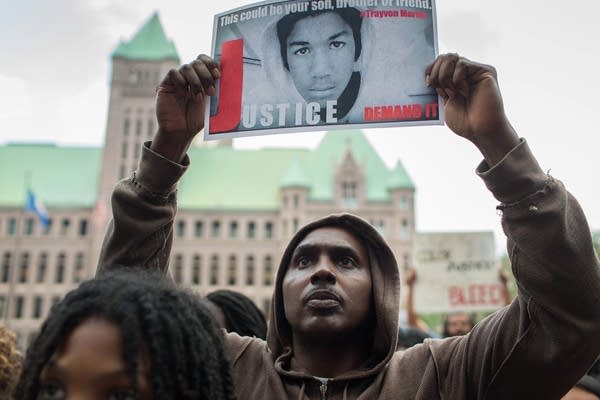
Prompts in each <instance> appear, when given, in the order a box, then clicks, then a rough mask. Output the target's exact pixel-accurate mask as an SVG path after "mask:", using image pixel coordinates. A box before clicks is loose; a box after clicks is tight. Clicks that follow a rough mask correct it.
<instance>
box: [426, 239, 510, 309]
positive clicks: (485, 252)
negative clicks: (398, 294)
mask: <svg viewBox="0 0 600 400" xmlns="http://www.w3.org/2000/svg"><path fill="white" fill-rule="evenodd" d="M494 249H495V246H494V234H493V232H452V233H419V234H417V235H416V236H415V269H416V271H417V281H416V283H415V287H414V307H415V310H416V311H417V312H419V313H429V312H453V311H489V310H495V309H497V308H500V307H502V306H503V305H504V302H505V299H504V297H503V296H504V294H503V289H502V285H501V283H500V280H499V277H498V273H499V271H498V269H499V266H498V264H497V262H496V259H495V256H494Z"/></svg>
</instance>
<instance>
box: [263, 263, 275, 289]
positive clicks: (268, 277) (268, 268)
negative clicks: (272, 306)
mask: <svg viewBox="0 0 600 400" xmlns="http://www.w3.org/2000/svg"><path fill="white" fill-rule="evenodd" d="M272 284H273V259H272V258H271V256H265V262H264V269H263V285H265V286H271V285H272Z"/></svg>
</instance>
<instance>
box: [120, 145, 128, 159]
mask: <svg viewBox="0 0 600 400" xmlns="http://www.w3.org/2000/svg"><path fill="white" fill-rule="evenodd" d="M128 150H129V149H128V147H127V142H123V144H122V145H121V158H122V159H123V160H125V159H127V151H128Z"/></svg>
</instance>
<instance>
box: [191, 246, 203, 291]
mask: <svg viewBox="0 0 600 400" xmlns="http://www.w3.org/2000/svg"><path fill="white" fill-rule="evenodd" d="M192 260H193V261H192V284H194V285H199V284H200V282H201V279H202V278H201V277H202V275H201V274H202V258H201V257H200V255H199V254H195V255H194V258H193V259H192Z"/></svg>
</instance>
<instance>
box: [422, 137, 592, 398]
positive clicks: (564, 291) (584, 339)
mask: <svg viewBox="0 0 600 400" xmlns="http://www.w3.org/2000/svg"><path fill="white" fill-rule="evenodd" d="M477 173H478V175H479V176H480V177H481V178H482V179H483V181H484V182H485V184H486V186H487V187H488V189H489V190H490V191H491V192H492V194H493V195H494V197H495V198H496V199H497V200H498V201H499V202H500V205H498V207H497V208H498V210H499V211H500V212H501V213H502V227H503V230H504V233H505V234H506V236H507V249H508V254H509V257H510V260H511V264H512V270H513V274H514V276H515V279H516V281H517V287H518V296H517V298H516V299H515V300H514V301H513V302H512V303H511V304H510V305H509V306H507V307H505V308H504V309H502V310H500V311H498V312H497V313H495V314H492V315H491V316H490V317H488V318H487V319H485V320H483V321H482V322H480V323H479V324H478V325H477V326H476V327H475V328H474V329H473V331H472V332H471V333H470V334H469V335H467V336H465V337H464V338H463V339H462V340H460V341H458V342H453V347H454V348H453V349H443V346H439V348H438V349H437V350H434V354H435V353H436V352H437V354H438V355H439V356H440V358H441V359H445V361H446V362H447V363H441V364H440V365H442V366H441V367H440V371H439V373H440V376H445V377H446V378H449V377H453V378H452V379H444V380H445V384H444V385H443V386H447V385H451V382H452V381H453V380H458V381H460V383H459V385H461V386H462V384H465V386H466V390H467V392H468V393H467V397H466V398H477V399H521V398H522V399H533V398H536V399H558V398H560V397H561V395H562V394H564V393H566V392H567V391H568V390H569V389H570V388H571V387H572V386H573V385H574V384H575V383H576V382H577V380H578V379H579V378H580V377H581V376H583V375H584V374H585V372H586V371H587V369H588V368H589V367H590V366H591V364H592V363H593V361H594V360H595V359H596V357H597V355H598V354H599V353H600V341H599V340H598V337H600V269H599V264H598V258H597V256H596V254H595V252H594V249H593V245H592V240H591V232H590V229H589V227H588V224H587V221H586V219H585V216H584V215H583V212H582V210H581V207H580V206H579V204H578V203H577V201H576V200H575V199H574V198H573V196H572V195H571V194H570V193H569V192H568V191H567V190H566V189H565V188H564V186H563V184H562V183H561V182H560V181H558V180H556V179H554V178H553V177H551V176H549V175H547V174H546V173H544V172H543V171H542V170H541V168H540V167H539V165H538V163H537V161H536V160H535V158H534V157H533V155H532V154H531V151H530V150H529V147H528V145H527V143H526V142H525V141H524V140H522V141H521V143H520V144H519V145H518V146H517V147H515V148H514V149H513V150H512V151H511V152H510V153H509V154H507V155H506V157H505V158H504V159H503V160H502V161H500V162H499V163H498V164H496V165H495V166H493V167H492V168H489V167H488V166H487V164H485V162H483V163H482V164H480V166H479V167H478V169H477ZM457 369H461V370H462V371H464V373H463V374H460V373H457V372H456V370H457Z"/></svg>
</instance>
